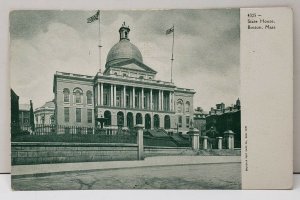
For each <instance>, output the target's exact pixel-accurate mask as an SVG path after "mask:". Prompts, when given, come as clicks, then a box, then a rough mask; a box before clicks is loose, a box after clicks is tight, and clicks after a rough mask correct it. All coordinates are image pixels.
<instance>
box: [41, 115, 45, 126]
mask: <svg viewBox="0 0 300 200" xmlns="http://www.w3.org/2000/svg"><path fill="white" fill-rule="evenodd" d="M41 120H42V124H45V116H42V118H41Z"/></svg>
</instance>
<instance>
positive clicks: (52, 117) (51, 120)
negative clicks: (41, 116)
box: [50, 115, 54, 124]
mask: <svg viewBox="0 0 300 200" xmlns="http://www.w3.org/2000/svg"><path fill="white" fill-rule="evenodd" d="M50 124H54V115H51V116H50Z"/></svg>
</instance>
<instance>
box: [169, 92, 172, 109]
mask: <svg viewBox="0 0 300 200" xmlns="http://www.w3.org/2000/svg"><path fill="white" fill-rule="evenodd" d="M169 111H172V92H171V91H170V93H169Z"/></svg>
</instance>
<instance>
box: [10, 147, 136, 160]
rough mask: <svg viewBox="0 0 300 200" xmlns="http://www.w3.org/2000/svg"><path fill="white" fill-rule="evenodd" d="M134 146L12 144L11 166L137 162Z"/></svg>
mask: <svg viewBox="0 0 300 200" xmlns="http://www.w3.org/2000/svg"><path fill="white" fill-rule="evenodd" d="M137 156H138V155H137V145H136V144H116V143H115V144H112V143H110V144H99V143H87V144H80V143H38V142H32V143H31V142H29V143H28V142H26V143H23V142H12V147H11V158H12V165H30V164H46V163H70V162H93V161H112V160H137V158H138V157H137Z"/></svg>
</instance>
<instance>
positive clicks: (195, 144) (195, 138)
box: [188, 128, 200, 150]
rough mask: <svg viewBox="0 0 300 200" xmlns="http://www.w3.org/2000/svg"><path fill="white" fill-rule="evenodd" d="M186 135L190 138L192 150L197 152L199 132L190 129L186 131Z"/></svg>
mask: <svg viewBox="0 0 300 200" xmlns="http://www.w3.org/2000/svg"><path fill="white" fill-rule="evenodd" d="M188 134H189V135H190V136H191V137H192V149H193V150H199V146H200V144H199V135H200V134H199V130H198V129H196V128H191V129H190V130H189V131H188Z"/></svg>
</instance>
